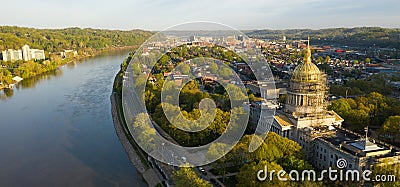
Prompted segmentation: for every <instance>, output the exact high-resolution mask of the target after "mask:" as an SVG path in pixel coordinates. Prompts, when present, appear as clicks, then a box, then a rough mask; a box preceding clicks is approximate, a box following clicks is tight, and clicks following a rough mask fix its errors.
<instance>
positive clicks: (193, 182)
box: [172, 165, 212, 187]
mask: <svg viewBox="0 0 400 187" xmlns="http://www.w3.org/2000/svg"><path fill="white" fill-rule="evenodd" d="M172 178H173V180H174V181H175V185H176V186H177V187H186V186H196V187H197V186H198V187H212V185H211V184H210V183H209V182H208V181H205V180H203V179H201V178H200V177H199V176H198V175H197V173H196V172H195V171H193V169H192V168H190V167H188V166H187V165H186V166H183V167H181V168H179V170H177V171H174V173H173V176H172Z"/></svg>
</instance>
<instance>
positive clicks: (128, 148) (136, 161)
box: [110, 93, 146, 177]
mask: <svg viewBox="0 0 400 187" xmlns="http://www.w3.org/2000/svg"><path fill="white" fill-rule="evenodd" d="M115 97H116V95H115V93H112V94H111V97H110V100H111V115H112V119H113V122H114V128H115V133H116V134H117V136H118V138H119V140H120V142H121V144H122V146H123V147H124V149H125V152H126V153H127V155H128V158H129V160H130V161H131V163H132V164H133V166H134V167H135V168H136V169H137V170H138V172H139V173H140V174H141V175H142V177H143V173H144V172H145V171H146V169H145V166H144V165H143V163H142V161H141V160H140V158H139V155H138V154H137V153H136V151H135V149H134V147H133V145H132V144H130V142H129V140H128V138H127V137H126V134H125V132H124V129H123V128H122V124H121V123H120V119H119V118H120V117H119V115H118V112H117V110H118V108H117V107H118V104H116V98H115Z"/></svg>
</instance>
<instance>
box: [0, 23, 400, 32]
mask: <svg viewBox="0 0 400 187" xmlns="http://www.w3.org/2000/svg"><path fill="white" fill-rule="evenodd" d="M0 27H19V28H27V29H37V30H62V29H72V28H78V29H93V30H110V31H134V30H142V31H149V32H160V31H163V30H146V29H141V28H132V29H118V28H114V29H113V28H95V27H79V26H68V27H59V28H55V27H54V28H51V27H49V28H44V27H29V26H20V25H0ZM356 28H382V29H400V27H381V26H354V27H326V28H286V29H271V28H255V29H238V30H239V31H264V30H269V31H290V30H311V31H319V30H329V29H356ZM166 29H167V28H166ZM201 30H203V29H201ZM210 30H212V29H210ZM169 31H190V30H169ZM196 31H198V30H196ZM203 31H209V30H203ZM213 31H218V30H213ZM221 31H222V30H221Z"/></svg>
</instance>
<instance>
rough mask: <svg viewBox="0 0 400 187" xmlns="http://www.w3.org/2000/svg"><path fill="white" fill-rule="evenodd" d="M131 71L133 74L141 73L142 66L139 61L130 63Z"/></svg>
mask: <svg viewBox="0 0 400 187" xmlns="http://www.w3.org/2000/svg"><path fill="white" fill-rule="evenodd" d="M132 73H133V74H134V75H138V74H140V73H142V66H141V65H140V63H139V62H135V63H133V64H132Z"/></svg>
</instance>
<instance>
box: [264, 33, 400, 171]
mask: <svg viewBox="0 0 400 187" xmlns="http://www.w3.org/2000/svg"><path fill="white" fill-rule="evenodd" d="M327 93H328V87H327V85H326V75H325V74H324V73H322V72H321V71H320V70H319V68H318V67H317V66H316V65H315V64H314V63H312V58H311V50H310V45H309V40H308V47H307V49H306V51H305V56H304V62H303V63H302V64H299V65H298V66H297V67H296V68H295V70H294V71H293V72H292V77H291V79H290V83H289V87H288V88H287V95H286V104H285V107H284V108H283V109H282V110H278V111H277V112H276V114H275V116H274V121H273V124H272V126H271V129H270V131H271V132H275V133H277V134H279V135H280V136H283V137H286V138H289V139H291V140H293V141H295V142H297V143H299V144H300V145H301V146H302V147H303V150H304V153H305V158H306V159H307V160H308V161H309V162H310V163H311V164H312V165H313V166H314V167H315V168H317V169H321V170H322V169H328V167H336V162H337V161H338V160H339V159H345V160H346V161H347V166H346V168H344V169H348V170H350V169H351V170H359V171H362V170H365V169H372V168H371V167H372V166H373V165H374V164H376V163H380V162H383V161H385V162H386V163H398V162H399V160H400V150H399V149H398V148H396V147H393V146H391V145H388V144H385V143H383V142H380V141H378V140H374V139H371V138H368V137H367V133H366V134H365V135H360V134H357V133H354V132H352V131H349V130H347V129H344V128H342V127H341V125H342V122H343V121H344V120H343V118H341V117H340V116H339V115H338V114H337V113H335V112H334V111H328V110H327V105H328V103H329V102H328V101H327V97H326V96H327Z"/></svg>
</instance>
